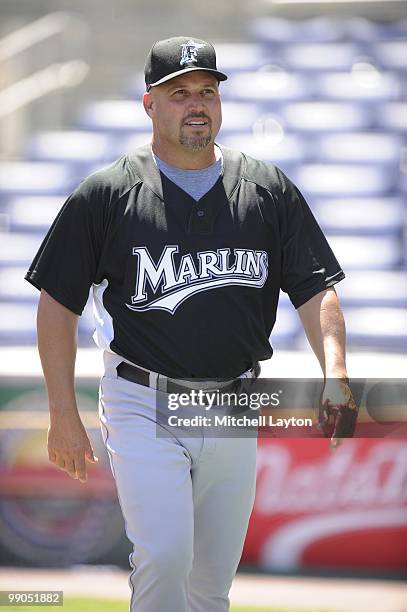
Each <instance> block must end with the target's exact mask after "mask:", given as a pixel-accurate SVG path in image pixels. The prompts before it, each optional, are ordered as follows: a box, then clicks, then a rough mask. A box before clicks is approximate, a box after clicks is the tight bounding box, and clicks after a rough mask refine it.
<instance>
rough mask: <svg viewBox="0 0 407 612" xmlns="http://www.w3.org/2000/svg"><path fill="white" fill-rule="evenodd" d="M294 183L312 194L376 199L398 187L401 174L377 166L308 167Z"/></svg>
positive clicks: (300, 170)
mask: <svg viewBox="0 0 407 612" xmlns="http://www.w3.org/2000/svg"><path fill="white" fill-rule="evenodd" d="M294 182H296V183H297V184H298V186H299V187H300V188H302V189H303V190H304V191H305V192H307V193H308V194H309V195H314V194H315V195H319V194H323V195H331V196H337V195H338V196H345V195H347V196H357V195H360V196H370V195H373V196H375V195H381V194H384V193H387V192H389V191H392V190H393V189H395V188H396V187H397V182H398V171H397V170H395V171H394V172H391V171H390V170H389V169H387V168H383V167H382V166H379V165H373V164H369V165H368V164H365V165H357V166H356V165H354V164H305V165H304V166H302V167H301V168H299V169H298V172H297V173H296V177H295V181H294Z"/></svg>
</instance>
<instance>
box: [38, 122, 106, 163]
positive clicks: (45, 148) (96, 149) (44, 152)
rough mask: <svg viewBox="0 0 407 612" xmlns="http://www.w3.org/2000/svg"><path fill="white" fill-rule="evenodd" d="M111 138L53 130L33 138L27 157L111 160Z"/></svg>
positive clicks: (93, 133) (100, 134)
mask: <svg viewBox="0 0 407 612" xmlns="http://www.w3.org/2000/svg"><path fill="white" fill-rule="evenodd" d="M111 151H112V143H111V136H109V135H107V134H103V133H97V132H86V131H80V130H65V131H60V130H55V131H52V132H50V131H49V132H40V133H39V134H37V135H36V136H34V137H33V138H32V139H31V141H30V143H29V145H28V147H27V155H28V157H30V158H31V159H34V160H40V161H44V160H53V161H73V162H79V163H83V162H96V161H109V160H110V159H112V153H111Z"/></svg>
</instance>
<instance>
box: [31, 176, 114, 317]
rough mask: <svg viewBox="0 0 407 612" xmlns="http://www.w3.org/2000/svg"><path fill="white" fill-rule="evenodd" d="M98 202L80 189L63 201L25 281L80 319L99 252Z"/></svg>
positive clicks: (100, 220) (89, 193)
mask: <svg viewBox="0 0 407 612" xmlns="http://www.w3.org/2000/svg"><path fill="white" fill-rule="evenodd" d="M101 204H102V203H101V202H100V201H98V198H97V197H96V198H95V197H92V193H91V190H89V189H87V188H84V187H83V186H82V185H80V186H79V187H78V188H77V189H76V190H75V191H74V192H73V193H72V194H71V195H70V196H69V197H68V199H67V200H66V201H65V203H64V205H63V206H62V208H61V210H60V211H59V213H58V215H57V217H56V218H55V220H54V222H53V224H52V225H51V227H50V229H49V231H48V233H47V235H46V236H45V238H44V240H43V242H42V244H41V246H40V248H39V250H38V252H37V254H36V255H35V257H34V259H33V261H32V263H31V265H30V267H29V269H28V271H27V274H26V275H25V279H26V280H27V281H28V282H30V283H31V284H32V285H34V287H36V288H37V289H40V290H41V289H44V290H45V291H46V292H47V293H49V294H50V295H51V296H52V297H53V298H54V299H55V300H57V301H58V302H60V303H61V304H63V305H64V306H66V308H68V309H69V310H71V311H72V312H74V313H76V314H78V315H81V314H82V311H83V309H84V307H85V304H86V301H87V299H88V295H89V288H90V286H91V285H92V283H93V282H94V280H95V275H96V271H97V267H98V261H99V258H100V253H101V248H102V237H103V215H102V214H101V213H102V210H101V209H102V207H101Z"/></svg>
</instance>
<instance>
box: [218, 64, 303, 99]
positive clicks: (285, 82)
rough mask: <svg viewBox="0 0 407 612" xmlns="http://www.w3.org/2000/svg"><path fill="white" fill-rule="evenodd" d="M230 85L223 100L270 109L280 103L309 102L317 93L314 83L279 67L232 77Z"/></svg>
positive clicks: (229, 81) (266, 67) (274, 65)
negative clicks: (263, 104)
mask: <svg viewBox="0 0 407 612" xmlns="http://www.w3.org/2000/svg"><path fill="white" fill-rule="evenodd" d="M227 83H228V84H227V87H225V90H224V91H223V92H222V95H223V97H224V98H226V99H228V100H230V99H231V98H232V99H234V100H244V101H246V100H247V101H251V102H258V103H265V102H267V104H268V105H269V104H272V103H274V102H275V101H277V102H278V101H280V100H284V101H294V100H306V99H307V98H309V97H310V96H312V95H313V92H314V83H313V81H311V80H310V79H307V78H306V77H305V76H304V75H302V74H295V73H289V72H287V70H285V68H284V67H282V66H279V65H278V64H270V65H269V66H263V68H261V69H259V70H257V71H255V72H245V73H238V74H235V75H232V76H231V77H230V79H229V80H228V82H227ZM249 84H250V86H249Z"/></svg>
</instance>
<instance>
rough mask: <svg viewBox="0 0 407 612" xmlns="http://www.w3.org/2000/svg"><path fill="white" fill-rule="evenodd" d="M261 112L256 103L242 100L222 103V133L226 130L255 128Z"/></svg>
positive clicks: (249, 129)
mask: <svg viewBox="0 0 407 612" xmlns="http://www.w3.org/2000/svg"><path fill="white" fill-rule="evenodd" d="M260 114H261V112H260V108H259V106H257V105H256V104H247V103H242V102H227V101H225V102H223V103H222V116H223V119H222V128H221V131H222V134H223V133H226V132H234V131H239V132H247V131H249V132H250V131H251V130H252V129H253V126H254V124H255V123H256V121H257V120H258V119H259V116H260Z"/></svg>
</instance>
